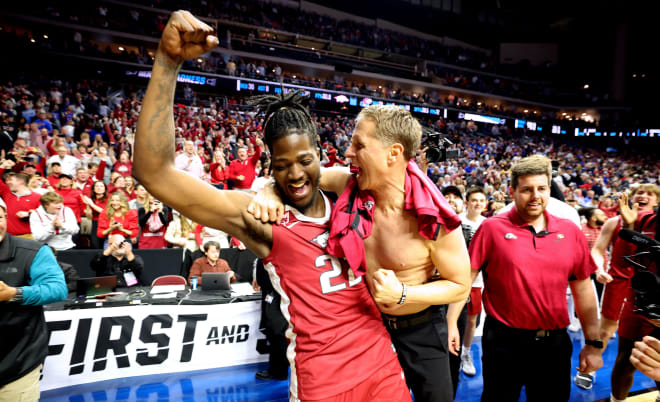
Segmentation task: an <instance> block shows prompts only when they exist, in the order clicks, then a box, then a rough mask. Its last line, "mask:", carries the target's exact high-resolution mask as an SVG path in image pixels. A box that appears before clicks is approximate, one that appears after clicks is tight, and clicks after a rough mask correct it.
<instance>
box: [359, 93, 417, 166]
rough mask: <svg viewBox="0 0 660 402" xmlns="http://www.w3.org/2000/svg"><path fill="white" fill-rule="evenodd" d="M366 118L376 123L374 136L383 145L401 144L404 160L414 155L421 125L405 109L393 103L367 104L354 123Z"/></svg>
mask: <svg viewBox="0 0 660 402" xmlns="http://www.w3.org/2000/svg"><path fill="white" fill-rule="evenodd" d="M362 119H367V120H370V121H372V122H374V123H375V124H376V133H375V137H376V138H377V139H378V140H380V142H381V143H383V144H384V145H385V146H390V145H392V144H396V143H399V144H401V145H403V156H404V157H405V158H406V160H410V159H412V158H414V157H415V154H416V153H417V149H419V145H420V143H421V140H422V126H421V125H420V124H419V122H418V121H417V119H416V118H414V117H413V115H411V114H410V112H408V111H407V110H406V109H404V108H402V107H399V106H394V105H371V106H367V107H365V108H364V109H362V111H361V112H360V114H359V115H358V117H357V119H356V123H358V122H359V121H360V120H362Z"/></svg>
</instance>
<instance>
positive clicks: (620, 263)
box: [608, 211, 655, 279]
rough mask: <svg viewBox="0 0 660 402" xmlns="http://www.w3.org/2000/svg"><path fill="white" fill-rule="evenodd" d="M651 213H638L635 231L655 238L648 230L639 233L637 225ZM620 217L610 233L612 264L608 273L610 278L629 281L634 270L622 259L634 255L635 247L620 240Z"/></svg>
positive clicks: (653, 233)
mask: <svg viewBox="0 0 660 402" xmlns="http://www.w3.org/2000/svg"><path fill="white" fill-rule="evenodd" d="M652 213H653V211H644V212H639V213H638V214H637V221H636V222H635V229H634V230H636V231H638V232H642V234H644V235H646V236H649V237H653V236H655V232H654V231H653V232H651V231H650V229H648V230H645V231H640V228H639V225H640V223H641V221H642V219H644V217H645V216H646V215H648V214H652ZM621 224H622V222H621V217H619V222H618V223H617V225H616V229H614V233H612V240H613V242H612V262H611V263H610V270H609V271H608V273H609V274H610V275H612V276H616V277H619V278H625V279H630V278H632V277H633V275H634V274H635V268H634V267H633V266H631V265H629V264H628V263H626V261H625V260H624V259H623V257H625V256H627V255H633V254H635V250H637V246H636V245H634V244H632V243H629V242H627V241H625V240H623V239H622V238H620V237H619V231H621ZM653 230H655V227H653Z"/></svg>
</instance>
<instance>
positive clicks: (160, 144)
mask: <svg viewBox="0 0 660 402" xmlns="http://www.w3.org/2000/svg"><path fill="white" fill-rule="evenodd" d="M217 44H218V39H217V38H216V37H215V36H213V30H212V28H210V27H209V26H207V25H206V24H204V23H203V22H201V21H199V20H198V19H196V18H195V17H194V16H193V15H192V14H190V13H189V12H187V11H178V12H175V13H173V14H172V16H171V18H170V20H169V22H168V23H167V26H166V27H165V30H164V31H163V35H162V38H161V41H160V44H159V47H158V51H157V52H156V57H155V61H154V67H153V71H152V76H151V80H150V82H149V86H148V88H147V92H146V94H145V97H144V100H143V105H142V112H141V114H140V118H139V121H138V129H137V133H136V139H135V158H134V160H135V165H134V173H135V176H136V177H137V178H138V179H139V181H140V183H142V184H144V186H145V188H147V190H148V191H149V192H150V193H151V194H153V195H154V196H156V197H158V199H160V200H162V201H163V202H164V203H166V204H167V205H170V206H172V207H173V208H175V209H177V210H178V211H180V212H181V213H182V215H185V216H187V217H190V218H191V219H192V220H194V221H195V222H198V223H200V224H202V225H205V226H210V227H213V228H217V229H219V230H222V231H224V232H227V233H229V234H231V235H232V236H234V237H237V238H238V239H240V240H241V241H242V242H243V243H244V244H245V245H246V246H247V247H248V248H250V249H251V250H252V251H253V252H254V253H255V254H257V256H259V257H260V258H262V259H263V261H264V263H266V264H267V265H266V269H267V271H268V272H269V275H270V277H271V282H272V283H273V286H274V287H275V289H276V290H277V291H278V292H279V293H280V294H281V296H282V303H281V306H282V307H281V308H282V312H283V314H284V316H285V317H286V318H287V319H288V321H289V327H288V329H287V332H286V336H287V338H288V339H289V348H288V350H287V356H288V358H289V362H290V364H291V387H290V398H291V400H293V401H298V400H314V401H339V400H341V401H366V400H369V401H410V400H411V399H410V393H409V391H408V389H407V387H406V384H405V379H404V377H403V373H402V370H401V366H400V365H399V363H398V360H397V356H396V353H395V350H394V348H393V346H392V343H391V340H390V338H389V335H388V333H387V330H386V329H385V327H384V326H383V324H382V321H381V318H380V314H379V311H378V308H377V307H376V304H375V303H374V302H373V300H372V299H371V296H370V295H369V292H368V290H367V287H366V284H365V281H364V280H362V278H361V277H359V278H356V277H354V276H353V275H352V274H351V271H350V270H349V269H348V268H347V266H346V265H345V264H344V263H343V262H342V261H341V260H339V259H337V258H336V257H332V256H330V255H328V254H327V252H326V250H325V248H326V242H327V238H328V229H329V225H328V219H329V216H330V212H331V211H330V203H329V201H328V199H327V198H326V197H325V196H324V195H323V193H322V192H320V191H319V189H318V183H319V180H320V161H319V147H318V143H317V142H316V137H317V135H316V130H315V127H314V124H313V122H312V121H311V117H310V116H309V113H308V112H307V110H306V109H305V108H304V107H303V106H302V105H301V104H300V102H299V97H298V95H297V94H289V95H287V96H285V97H282V98H274V97H267V98H264V99H262V100H261V102H260V103H259V105H258V106H260V107H261V108H262V110H263V109H265V112H266V123H265V124H264V136H265V142H266V144H267V146H268V147H269V149H270V150H271V153H272V168H273V176H274V178H275V181H276V183H277V185H278V187H279V189H280V191H281V193H282V194H283V195H284V197H285V201H286V203H287V211H286V212H285V214H284V220H283V225H281V226H277V227H275V226H272V225H270V224H264V223H261V222H260V221H257V220H256V219H255V218H253V217H252V215H251V214H249V213H248V212H247V205H248V202H249V201H250V199H251V197H250V196H249V195H248V194H246V193H242V192H235V191H220V190H217V189H215V188H214V187H212V186H210V185H208V184H206V183H204V182H202V181H201V180H198V179H196V178H193V177H191V176H189V175H187V174H186V173H184V172H181V171H179V170H177V169H176V168H175V166H174V150H175V145H174V119H173V114H172V109H173V101H174V92H175V87H176V78H177V73H178V71H179V69H180V67H181V65H182V63H183V62H184V60H188V59H194V58H197V57H198V56H200V55H201V54H203V53H206V52H208V51H209V50H211V49H212V48H213V47H215V46H216V45H217Z"/></svg>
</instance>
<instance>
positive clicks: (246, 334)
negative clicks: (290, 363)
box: [41, 301, 268, 391]
mask: <svg viewBox="0 0 660 402" xmlns="http://www.w3.org/2000/svg"><path fill="white" fill-rule="evenodd" d="M260 314H261V303H260V302H259V301H250V302H240V303H233V304H213V305H194V306H190V305H186V306H174V305H145V306H129V307H109V308H92V309H81V310H64V311H46V321H47V323H48V328H49V329H50V331H51V336H50V341H49V344H48V354H49V356H48V357H47V358H46V362H45V364H44V370H43V379H42V381H41V389H42V390H43V391H46V390H49V389H54V388H61V387H67V386H71V385H77V384H85V383H90V382H96V381H104V380H109V379H116V378H123V377H133V376H142V375H150V374H161V373H174V372H183V371H194V370H203V369H209V368H217V367H225V366H235V365H241V364H249V363H256V362H262V361H267V360H268V356H267V355H259V354H258V353H257V351H256V344H257V339H258V338H264V336H263V335H262V334H261V333H260V332H259V318H260Z"/></svg>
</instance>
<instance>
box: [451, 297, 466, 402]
mask: <svg viewBox="0 0 660 402" xmlns="http://www.w3.org/2000/svg"><path fill="white" fill-rule="evenodd" d="M467 316H468V313H467V304H465V306H464V307H463V311H461V314H460V315H459V316H458V321H457V323H456V325H458V334H459V335H460V337H461V344H460V345H459V346H460V348H461V349H460V350H459V351H458V356H456V355H454V354H453V353H451V352H449V372H450V373H451V383H452V385H453V386H454V399H456V390H457V389H458V379H459V378H460V373H461V353H462V352H463V337H464V336H465V325H466V324H467Z"/></svg>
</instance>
